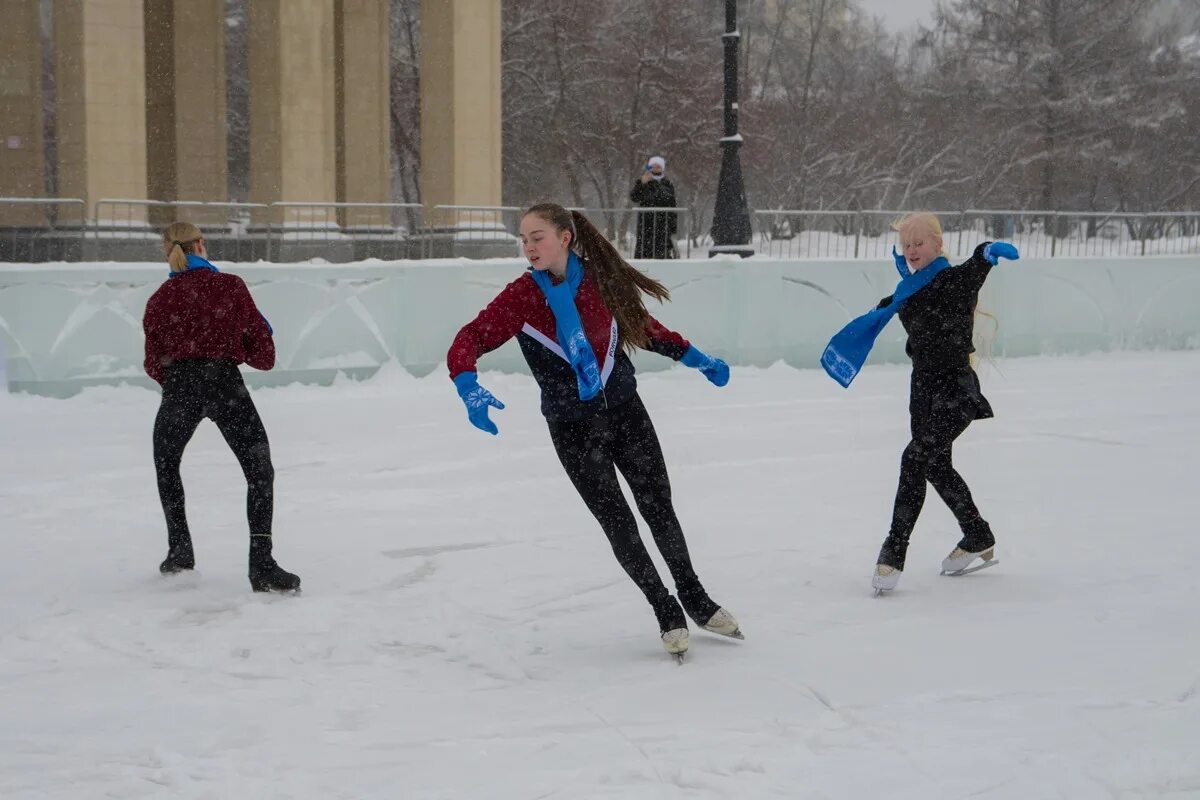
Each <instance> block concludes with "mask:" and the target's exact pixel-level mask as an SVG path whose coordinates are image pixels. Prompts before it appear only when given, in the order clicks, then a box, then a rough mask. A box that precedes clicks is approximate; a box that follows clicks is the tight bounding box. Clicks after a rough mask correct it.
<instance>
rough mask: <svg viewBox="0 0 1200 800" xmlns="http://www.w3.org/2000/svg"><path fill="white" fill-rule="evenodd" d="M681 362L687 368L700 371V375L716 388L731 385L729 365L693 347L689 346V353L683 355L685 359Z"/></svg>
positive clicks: (680, 360)
mask: <svg viewBox="0 0 1200 800" xmlns="http://www.w3.org/2000/svg"><path fill="white" fill-rule="evenodd" d="M679 362H680V363H681V364H683V365H684V366H685V367H692V368H694V369H698V370H700V374H702V375H703V376H704V377H706V378H708V380H709V382H710V383H712V384H714V385H715V386H724V385H725V384H727V383H729V365H728V364H726V363H725V362H724V361H722V360H721V359H719V358H713V357H712V356H710V355H707V354H706V353H703V352H701V351H700V350H697V349H696V348H695V347H693V346H691V345H689V346H688V349H687V352H686V353H684V354H683V358H681V359H679Z"/></svg>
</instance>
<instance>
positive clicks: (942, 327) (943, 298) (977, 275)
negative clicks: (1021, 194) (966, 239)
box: [879, 242, 992, 372]
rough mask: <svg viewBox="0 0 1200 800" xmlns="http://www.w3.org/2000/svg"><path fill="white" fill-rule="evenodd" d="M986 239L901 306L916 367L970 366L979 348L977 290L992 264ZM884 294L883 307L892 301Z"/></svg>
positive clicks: (916, 369) (932, 369)
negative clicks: (985, 250)
mask: <svg viewBox="0 0 1200 800" xmlns="http://www.w3.org/2000/svg"><path fill="white" fill-rule="evenodd" d="M987 244H988V243H987V242H984V243H983V244H981V245H979V246H978V247H976V248H975V254H974V255H972V256H971V257H970V258H969V259H967V260H966V261H964V262H963V263H962V264H959V265H958V266H956V267H951V268H950V269H946V270H942V272H941V273H940V274H939V275H938V276H937V277H936V278H934V279H933V281H932V282H931V283H930V284H929V285H928V286H926V287H925V288H924V289H922V290H921V291H919V292H917V293H916V294H915V295H913V296H912V297H910V298H909V299H908V302H907V303H905V304H904V305H903V306H902V307H901V309H900V314H899V316H900V324H902V325H903V326H904V330H905V331H906V332H907V333H908V343H907V344H906V345H905V346H904V351H905V352H906V353H908V357H909V358H911V359H912V362H913V371H914V372H937V371H945V370H956V369H959V368H961V367H969V366H970V365H971V360H970V356H971V353H973V352H975V346H974V345H973V344H972V343H971V334H972V333H973V332H974V330H975V306H976V305H977V304H978V303H979V290H980V288H981V287H982V286H983V282H984V280H986V279H987V276H988V273H989V272H991V270H992V265H991V264H989V263H988V261H987V259H985V258H984V257H983V248H984V247H986V246H987ZM891 302H892V298H891V297H890V296H889V297H885V298H883V300H881V301H880V302H879V307H880V308H884V307H886V306H888V305H890V304H891Z"/></svg>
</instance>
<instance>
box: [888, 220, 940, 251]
mask: <svg viewBox="0 0 1200 800" xmlns="http://www.w3.org/2000/svg"><path fill="white" fill-rule="evenodd" d="M918 227H919V228H923V229H924V230H925V231H926V232H927V233H931V234H933V235H934V236H936V237H937V240H938V241H939V242H943V245H942V247H940V248H939V252H938V255H943V256H944V255H946V247H945V243H944V240H943V237H942V221H941V220H940V219H938V218H937V214H931V213H930V212H928V211H917V212H914V213H912V214H908V215H906V216H903V217H901V218H900V219H898V220H896V221H895V222H893V223H892V230H894V231H895V232H896V233H898V234H900V243H901V246H903V244H904V234H905V232H906V231H911V230H913V229H914V228H918Z"/></svg>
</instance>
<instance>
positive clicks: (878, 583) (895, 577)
mask: <svg viewBox="0 0 1200 800" xmlns="http://www.w3.org/2000/svg"><path fill="white" fill-rule="evenodd" d="M900 574H901V570H898V569H896V568H895V567H889V566H888V565H887V564H876V565H875V574H874V575H872V576H871V588H872V589H874V590H875V596H876V597H878V596H879V595H881V594H883V593H884V592H890V591H891V590H892V589H895V588H896V584H898V583H900Z"/></svg>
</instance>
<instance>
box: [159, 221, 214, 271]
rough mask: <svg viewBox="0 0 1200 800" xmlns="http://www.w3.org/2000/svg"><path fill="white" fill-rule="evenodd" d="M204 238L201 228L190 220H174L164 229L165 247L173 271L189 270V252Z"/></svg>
mask: <svg viewBox="0 0 1200 800" xmlns="http://www.w3.org/2000/svg"><path fill="white" fill-rule="evenodd" d="M202 238H204V236H203V234H201V233H200V229H199V228H197V227H196V226H195V225H193V224H192V223H190V222H173V223H171V224H170V225H168V226H167V229H166V230H165V231H163V249H164V250H166V253H167V263H168V264H170V265H171V271H172V272H186V271H187V254H188V253H190V252H192V245H193V244H195V243H196V242H198V241H200V240H201V239H202Z"/></svg>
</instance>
